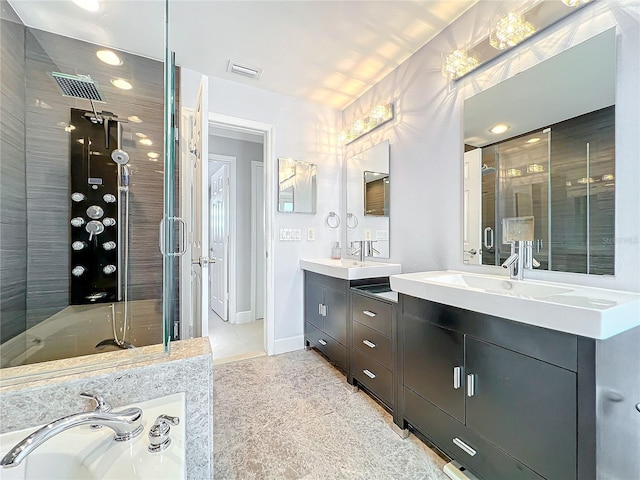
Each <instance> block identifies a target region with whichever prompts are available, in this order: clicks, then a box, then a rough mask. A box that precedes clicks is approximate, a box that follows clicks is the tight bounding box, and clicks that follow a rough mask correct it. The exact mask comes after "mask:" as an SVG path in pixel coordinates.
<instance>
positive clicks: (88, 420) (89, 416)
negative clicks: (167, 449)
mask: <svg viewBox="0 0 640 480" xmlns="http://www.w3.org/2000/svg"><path fill="white" fill-rule="evenodd" d="M80 395H81V396H83V397H87V398H91V399H93V400H94V401H95V402H96V404H97V407H96V409H95V410H94V411H92V412H80V413H74V414H73V415H69V416H67V417H62V418H59V419H58V420H54V421H53V422H51V423H49V424H47V425H45V426H44V427H42V428H40V429H39V430H36V431H35V432H33V433H32V434H31V435H29V436H28V437H26V438H24V439H23V440H22V441H21V442H19V443H18V444H17V445H16V446H14V447H13V448H12V449H11V450H9V452H8V453H7V454H6V455H5V456H4V458H3V459H2V460H0V466H2V468H9V467H15V466H17V465H20V463H21V462H22V461H23V460H24V459H25V458H27V457H28V456H29V454H31V452H33V451H34V450H35V449H36V448H38V447H39V446H40V445H42V444H43V443H44V442H46V441H47V440H49V439H50V438H52V437H55V436H56V435H58V434H59V433H62V432H64V431H65V430H68V429H70V428H73V427H78V426H80V425H92V426H94V425H99V426H104V427H109V428H110V429H111V430H113V431H114V432H115V433H116V434H115V436H114V437H113V439H114V440H115V441H117V442H123V441H126V440H131V439H132V438H134V437H136V436H138V435H139V434H140V433H142V430H143V426H142V410H141V409H140V408H137V407H132V408H127V409H126V410H122V411H121V412H110V411H107V407H108V404H106V403H105V402H104V400H103V399H102V397H100V396H96V395H91V394H87V393H81V394H80Z"/></svg>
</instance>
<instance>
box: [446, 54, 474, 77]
mask: <svg viewBox="0 0 640 480" xmlns="http://www.w3.org/2000/svg"><path fill="white" fill-rule="evenodd" d="M476 68H478V60H476V59H475V58H474V57H472V56H470V55H469V54H468V53H467V52H465V51H462V50H454V51H453V52H451V53H450V54H449V55H444V54H443V55H442V75H443V76H444V77H445V78H448V79H449V80H455V79H456V78H460V77H462V76H464V75H466V74H467V73H469V72H470V71H471V70H474V69H476Z"/></svg>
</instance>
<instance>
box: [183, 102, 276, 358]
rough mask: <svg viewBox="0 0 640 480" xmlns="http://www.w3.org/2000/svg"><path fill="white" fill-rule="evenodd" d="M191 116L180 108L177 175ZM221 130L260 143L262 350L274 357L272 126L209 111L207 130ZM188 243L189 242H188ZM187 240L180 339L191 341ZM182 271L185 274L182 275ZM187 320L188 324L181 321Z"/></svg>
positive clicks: (185, 193) (186, 159)
mask: <svg viewBox="0 0 640 480" xmlns="http://www.w3.org/2000/svg"><path fill="white" fill-rule="evenodd" d="M192 114H193V109H189V108H183V109H182V112H181V115H180V116H181V128H180V131H181V142H180V151H181V155H180V168H181V170H180V171H181V172H189V171H190V170H189V168H190V165H189V155H188V153H189V151H188V149H189V146H188V141H184V140H183V137H184V132H188V125H189V118H190V115H192ZM211 126H215V127H222V128H226V129H228V130H235V131H240V132H250V133H254V134H259V135H262V136H263V138H264V144H263V149H262V151H263V165H264V205H265V210H264V245H265V252H266V258H265V268H264V272H265V278H264V280H265V281H264V288H265V298H264V302H265V305H264V343H265V345H264V348H265V351H266V352H267V355H274V354H275V322H274V320H275V276H274V259H273V254H272V252H273V245H274V242H275V234H274V220H275V219H274V210H275V200H274V199H275V195H276V190H275V185H276V183H275V182H274V181H271V179H275V178H276V175H277V165H276V156H275V127H274V126H273V125H270V124H268V123H262V122H256V121H254V120H248V119H245V118H239V117H233V116H230V115H223V114H219V113H213V112H209V127H211ZM189 177H190V175H180V193H181V198H180V209H181V216H182V218H185V219H189V218H191V211H190V210H191V209H190V206H189V195H190V193H189V191H190V190H189V189H190V188H191V186H190V182H191V179H190V178H189ZM189 241H191V239H189ZM189 241H188V242H187V253H186V254H185V256H183V257H182V260H183V261H182V262H181V266H180V279H181V281H180V299H181V302H180V305H181V312H180V313H181V315H180V319H181V322H180V335H181V337H180V338H191V337H193V335H194V322H193V315H192V312H191V306H190V302H191V300H190V297H191V292H190V288H189V282H188V281H186V280H187V279H189V278H190V276H191V273H190V269H191V265H190V262H191V257H190V256H189V254H190V250H189ZM185 270H186V273H187V275H186V276H185ZM184 319H188V321H184Z"/></svg>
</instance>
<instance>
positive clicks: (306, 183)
mask: <svg viewBox="0 0 640 480" xmlns="http://www.w3.org/2000/svg"><path fill="white" fill-rule="evenodd" d="M316 176H317V167H316V164H315V163H307V162H301V161H300V160H294V159H293V158H279V159H278V211H279V212H284V213H316V195H317V193H316V192H317V187H316Z"/></svg>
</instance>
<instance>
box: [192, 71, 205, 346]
mask: <svg viewBox="0 0 640 480" xmlns="http://www.w3.org/2000/svg"><path fill="white" fill-rule="evenodd" d="M208 105H209V78H208V77H207V76H205V75H203V76H202V79H201V80H200V88H199V89H198V97H197V100H196V107H195V110H194V112H193V119H192V129H191V135H190V139H189V155H190V159H191V165H192V176H191V178H192V184H191V191H192V194H191V224H192V225H191V296H192V302H193V308H192V314H193V316H194V318H193V325H194V326H195V336H196V337H203V336H207V335H208V334H209V294H208V293H207V292H206V291H205V289H206V288H208V286H209V268H208V262H209V208H208V206H209V198H208V197H209V154H208V149H209V144H208V141H209V114H208V111H207V110H208Z"/></svg>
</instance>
